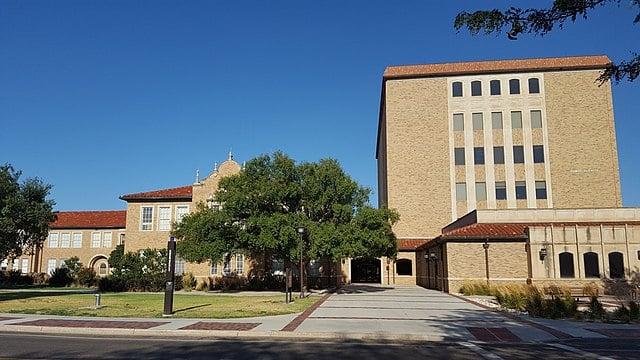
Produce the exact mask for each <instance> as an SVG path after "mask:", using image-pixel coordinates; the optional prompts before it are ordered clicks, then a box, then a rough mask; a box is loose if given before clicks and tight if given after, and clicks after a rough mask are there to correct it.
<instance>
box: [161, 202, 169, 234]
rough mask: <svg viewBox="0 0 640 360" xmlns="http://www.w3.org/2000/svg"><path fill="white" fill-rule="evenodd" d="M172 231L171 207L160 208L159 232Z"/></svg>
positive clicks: (163, 206) (162, 206)
mask: <svg viewBox="0 0 640 360" xmlns="http://www.w3.org/2000/svg"><path fill="white" fill-rule="evenodd" d="M169 230H171V205H160V206H158V231H169Z"/></svg>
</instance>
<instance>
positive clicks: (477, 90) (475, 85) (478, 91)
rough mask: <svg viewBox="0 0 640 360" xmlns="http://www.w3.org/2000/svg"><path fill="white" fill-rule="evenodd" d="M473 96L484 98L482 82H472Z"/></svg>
mask: <svg viewBox="0 0 640 360" xmlns="http://www.w3.org/2000/svg"><path fill="white" fill-rule="evenodd" d="M471 96H482V83H481V82H480V81H477V80H476V81H472V82H471Z"/></svg>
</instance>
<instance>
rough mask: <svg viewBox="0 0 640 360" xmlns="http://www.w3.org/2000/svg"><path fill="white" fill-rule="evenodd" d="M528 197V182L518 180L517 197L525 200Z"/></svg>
mask: <svg viewBox="0 0 640 360" xmlns="http://www.w3.org/2000/svg"><path fill="white" fill-rule="evenodd" d="M526 198H527V183H526V182H524V181H516V199H518V200H525V199H526Z"/></svg>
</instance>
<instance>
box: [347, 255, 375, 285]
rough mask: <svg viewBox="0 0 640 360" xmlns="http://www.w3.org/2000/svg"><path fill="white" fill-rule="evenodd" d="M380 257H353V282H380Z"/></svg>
mask: <svg viewBox="0 0 640 360" xmlns="http://www.w3.org/2000/svg"><path fill="white" fill-rule="evenodd" d="M380 268H381V265H380V259H351V282H352V283H374V284H380V279H381V273H380Z"/></svg>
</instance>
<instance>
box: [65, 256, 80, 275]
mask: <svg viewBox="0 0 640 360" xmlns="http://www.w3.org/2000/svg"><path fill="white" fill-rule="evenodd" d="M64 267H66V268H67V269H69V276H71V277H72V278H75V277H76V276H78V273H79V272H80V270H82V269H83V268H84V265H82V263H81V262H80V258H79V257H77V256H72V257H70V258H68V259H67V260H65V261H64Z"/></svg>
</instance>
